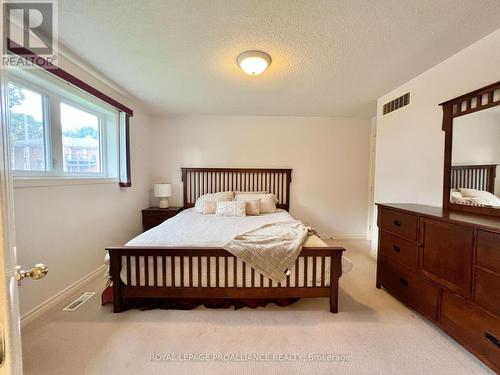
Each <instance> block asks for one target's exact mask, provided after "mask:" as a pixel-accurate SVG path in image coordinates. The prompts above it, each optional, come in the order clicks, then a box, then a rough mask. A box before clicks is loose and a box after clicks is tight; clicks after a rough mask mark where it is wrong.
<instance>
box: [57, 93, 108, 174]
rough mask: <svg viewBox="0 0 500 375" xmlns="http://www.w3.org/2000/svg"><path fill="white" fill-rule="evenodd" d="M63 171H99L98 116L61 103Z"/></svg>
mask: <svg viewBox="0 0 500 375" xmlns="http://www.w3.org/2000/svg"><path fill="white" fill-rule="evenodd" d="M61 128H62V142H63V155H64V159H63V161H64V172H76V173H79V172H86V173H99V172H100V162H99V148H100V147H99V138H100V137H99V117H98V116H96V115H93V114H90V113H88V112H85V111H82V110H80V109H78V108H75V107H72V106H70V105H68V104H65V103H61Z"/></svg>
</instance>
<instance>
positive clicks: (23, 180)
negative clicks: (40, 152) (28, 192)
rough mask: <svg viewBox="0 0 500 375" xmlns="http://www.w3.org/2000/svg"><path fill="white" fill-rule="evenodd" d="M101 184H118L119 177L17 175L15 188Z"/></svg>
mask: <svg viewBox="0 0 500 375" xmlns="http://www.w3.org/2000/svg"><path fill="white" fill-rule="evenodd" d="M99 184H113V185H116V184H118V178H116V177H113V178H103V177H99V178H91V177H79V178H72V177H50V178H43V177H40V178H37V177H15V178H14V188H15V189H18V188H32V187H47V186H65V185H99Z"/></svg>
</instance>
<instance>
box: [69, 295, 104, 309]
mask: <svg viewBox="0 0 500 375" xmlns="http://www.w3.org/2000/svg"><path fill="white" fill-rule="evenodd" d="M95 293H96V292H85V293H83V294H82V295H81V296H80V297H78V298H77V299H75V300H74V301H73V302H71V303H70V304H69V305H68V306H66V307H65V308H64V309H63V311H75V310H76V309H78V308H79V307H80V306H81V305H83V304H84V303H85V302H87V301H88V300H89V299H90V298H92V297H93V296H95Z"/></svg>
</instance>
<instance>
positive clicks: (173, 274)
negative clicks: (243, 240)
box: [107, 208, 352, 287]
mask: <svg viewBox="0 0 500 375" xmlns="http://www.w3.org/2000/svg"><path fill="white" fill-rule="evenodd" d="M289 220H294V219H293V217H292V216H291V215H290V214H289V213H288V212H287V211H285V210H278V211H277V212H275V213H267V214H262V215H259V216H245V217H221V216H215V215H202V214H200V213H198V212H197V211H196V210H195V209H194V208H191V209H186V210H183V211H181V212H180V213H179V214H177V215H176V216H174V217H173V218H171V219H169V220H166V221H165V222H163V223H162V224H160V225H158V226H157V227H154V228H152V229H150V230H148V231H146V232H144V233H142V234H140V235H139V236H137V237H135V238H134V239H132V240H131V241H129V242H128V243H127V244H126V246H153V247H154V246H169V247H190V248H193V250H195V249H196V248H206V247H222V246H223V245H224V244H225V243H227V242H228V241H230V240H231V239H232V238H234V237H235V236H236V235H238V234H242V233H245V232H248V231H250V230H252V229H256V228H258V227H260V226H262V225H265V224H269V223H274V222H279V221H289ZM325 246H327V245H326V244H325V243H324V242H323V241H322V240H321V239H320V238H319V237H318V236H316V235H311V236H309V237H308V238H307V240H306V241H305V243H304V246H303V247H305V248H307V247H325ZM107 257H108V256H107ZM154 258H155V257H153V256H150V257H149V259H148V263H149V264H148V269H149V272H148V284H149V285H153V282H154V278H155V275H154V274H153V272H152V270H153V269H154V263H155V260H154ZM156 258H157V259H156V263H157V265H158V267H157V268H158V274H157V275H156V278H157V282H158V285H166V286H168V287H172V286H175V287H177V286H182V285H188V282H189V280H190V278H191V279H192V286H193V287H216V286H220V287H223V286H225V287H286V286H291V287H294V286H297V287H304V286H308V287H312V286H317V287H320V286H329V284H330V261H331V259H330V257H312V256H311V257H307V259H305V257H299V258H298V259H297V262H296V267H298V272H297V270H295V268H296V267H294V269H292V270H291V274H290V278H289V281H288V282H286V283H277V282H273V281H272V280H270V279H268V278H267V277H264V276H263V275H261V274H260V273H259V272H257V271H255V270H254V269H252V268H251V267H250V266H248V265H246V264H244V263H243V262H242V261H241V260H239V259H237V258H233V257H227V258H226V257H215V256H211V257H199V258H198V257H194V258H192V264H191V265H190V264H189V258H188V257H186V256H175V257H173V256H166V257H165V269H166V270H169V271H168V272H165V274H166V280H165V284H164V282H163V275H164V272H163V270H162V264H163V263H162V257H156ZM144 262H145V258H144V257H139V259H138V265H139V267H138V270H139V286H145V285H146V282H145V280H146V272H145V268H146V267H145V264H144ZM322 262H325V264H324V270H325V276H326V277H325V280H324V282H323V280H322V279H321V277H320V276H321V275H320V273H321V270H322V268H323V265H322ZM314 263H316V264H314ZM190 266H191V267H192V272H191V275H190V274H189V269H190ZM351 268H352V264H351V263H350V261H349V260H348V259H347V258H346V257H343V259H342V269H343V272H348V271H349V270H350V269H351ZM182 270H184V272H182ZM306 270H307V271H306ZM130 271H131V276H132V277H131V284H130V285H131V286H137V283H136V280H135V279H136V278H135V275H136V260H135V257H131V264H130ZM181 272H182V273H181ZM306 272H307V276H306ZM313 272H316V277H313ZM217 274H218V277H217ZM226 275H227V280H226V279H225V278H226ZM120 278H121V280H122V281H123V282H124V283H125V284H127V267H126V259H125V257H123V259H122V270H121V273H120ZM217 280H218V281H219V285H216V282H217ZM313 280H315V281H316V283H315V285H313Z"/></svg>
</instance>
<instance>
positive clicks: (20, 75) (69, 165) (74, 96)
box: [8, 71, 119, 180]
mask: <svg viewBox="0 0 500 375" xmlns="http://www.w3.org/2000/svg"><path fill="white" fill-rule="evenodd" d="M47 76H48V74H47V73H43V72H38V73H36V74H35V73H33V72H31V71H30V72H15V73H14V74H12V73H11V74H10V75H9V85H8V89H9V95H8V99H9V100H8V106H9V131H10V152H11V167H12V171H13V175H14V177H15V178H18V179H26V178H28V179H29V178H37V179H40V178H42V179H44V178H57V179H61V178H71V179H75V178H78V179H82V178H83V179H85V178H86V179H88V178H101V179H113V180H116V179H117V178H118V164H119V162H118V158H119V155H118V153H119V142H118V138H119V137H118V132H119V126H118V120H119V116H118V111H117V110H115V109H112V108H111V107H109V106H107V105H105V104H103V103H101V102H100V101H99V100H97V99H95V98H93V97H91V96H90V95H87V94H85V93H83V92H81V91H80V90H78V89H76V88H74V87H71V86H69V85H67V84H63V83H62V81H59V80H58V79H57V78H53V77H47Z"/></svg>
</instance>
